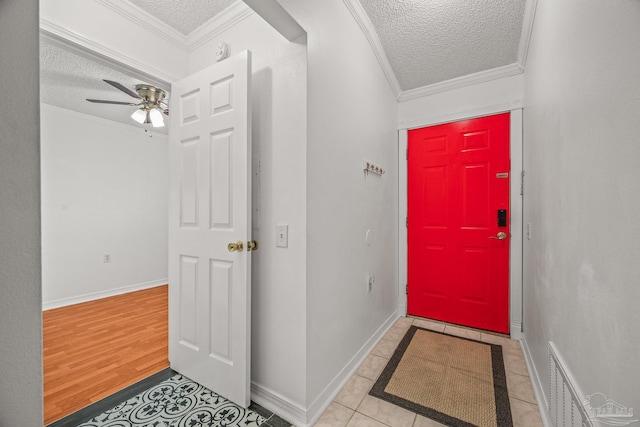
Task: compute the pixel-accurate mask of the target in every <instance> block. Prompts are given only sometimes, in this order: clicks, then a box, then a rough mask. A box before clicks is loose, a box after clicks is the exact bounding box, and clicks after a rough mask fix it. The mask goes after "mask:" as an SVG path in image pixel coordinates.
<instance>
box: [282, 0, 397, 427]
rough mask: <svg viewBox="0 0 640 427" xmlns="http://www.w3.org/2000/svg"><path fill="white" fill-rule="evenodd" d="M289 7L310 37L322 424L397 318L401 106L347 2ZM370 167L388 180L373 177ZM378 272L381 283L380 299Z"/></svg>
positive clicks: (316, 402)
mask: <svg viewBox="0 0 640 427" xmlns="http://www.w3.org/2000/svg"><path fill="white" fill-rule="evenodd" d="M280 3H281V4H282V5H283V6H284V7H285V8H286V9H287V10H288V11H289V13H291V14H292V16H293V17H294V18H296V19H297V20H298V22H299V23H300V24H301V25H302V27H303V28H305V30H307V33H308V133H307V135H308V146H307V296H306V310H307V387H306V389H307V393H306V394H307V396H306V405H307V408H308V417H309V419H310V420H312V419H313V418H314V417H315V416H317V415H319V414H318V411H319V410H320V409H322V405H324V404H325V402H326V399H327V398H328V397H331V395H332V393H334V392H337V391H338V390H337V387H339V386H340V385H341V384H340V382H341V381H342V380H343V379H344V378H345V376H346V375H348V374H349V373H350V370H351V369H353V368H355V364H356V363H357V362H359V360H360V359H359V358H360V357H361V356H363V355H364V352H365V351H366V350H367V349H368V348H369V346H370V345H372V344H373V341H370V339H371V338H372V337H373V336H374V334H376V332H379V328H381V327H382V326H383V325H385V322H387V321H391V320H393V319H394V318H395V316H396V315H397V314H396V308H397V303H398V291H397V282H396V275H397V256H396V254H397V231H396V228H397V227H396V223H397V219H396V216H397V200H398V195H397V167H396V165H397V157H396V146H397V121H396V117H397V102H396V100H395V98H394V96H393V93H392V91H391V89H390V87H389V86H388V84H387V81H386V79H385V78H384V75H383V73H382V71H381V69H380V66H379V64H378V62H377V60H376V58H375V56H374V54H373V52H372V50H371V47H370V46H369V43H368V41H367V40H366V38H365V37H364V35H363V34H362V32H361V30H360V28H359V27H358V25H357V24H356V22H355V21H354V19H353V17H352V16H351V15H350V13H349V11H348V9H347V7H346V6H345V4H344V3H343V2H342V1H340V0H331V1H323V2H313V1H304V2H301V1H299V0H296V1H293V0H286V1H285V0H282V1H281V2H280ZM364 159H367V160H370V161H373V162H375V163H377V164H379V165H381V166H382V167H383V168H384V169H386V170H387V173H386V174H385V175H383V176H382V177H378V176H372V175H370V176H368V177H367V176H366V175H365V174H364V172H363V170H362V161H363V160H364ZM368 229H371V230H372V231H373V235H374V238H373V242H372V245H371V246H367V245H366V244H365V233H366V231H367V230H368ZM369 272H374V273H375V275H376V282H375V285H374V289H373V291H372V292H371V293H370V294H369V293H367V290H366V280H367V274H368V273H369ZM326 403H328V402H326Z"/></svg>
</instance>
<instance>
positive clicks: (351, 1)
mask: <svg viewBox="0 0 640 427" xmlns="http://www.w3.org/2000/svg"><path fill="white" fill-rule="evenodd" d="M343 1H344V4H345V5H346V6H347V9H349V12H350V13H351V16H353V19H355V21H356V22H357V23H358V26H359V27H360V29H361V30H362V33H363V34H364V36H365V37H366V39H367V40H368V41H369V44H370V45H371V49H372V50H373V54H374V55H375V56H376V59H377V60H378V63H379V64H380V68H381V69H382V72H383V73H384V76H385V78H386V79H387V83H389V86H390V87H391V91H392V92H393V95H394V96H395V97H396V98H398V97H399V96H401V94H402V89H401V88H400V83H398V79H397V78H396V74H395V73H394V72H393V68H391V64H390V63H389V59H388V58H387V54H386V53H385V51H384V49H383V48H382V43H381V42H380V38H379V37H378V33H377V32H376V30H375V28H374V27H373V24H372V23H371V20H370V19H369V16H368V15H367V12H365V10H364V9H363V8H362V5H361V4H360V1H359V0H343Z"/></svg>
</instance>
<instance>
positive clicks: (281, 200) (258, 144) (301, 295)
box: [189, 14, 307, 421]
mask: <svg viewBox="0 0 640 427" xmlns="http://www.w3.org/2000/svg"><path fill="white" fill-rule="evenodd" d="M219 41H225V42H227V43H228V44H229V46H230V49H231V54H232V55H233V54H234V53H238V52H241V51H243V50H245V49H249V50H251V52H252V63H253V82H252V84H253V90H252V97H253V106H252V107H253V116H252V127H253V135H252V137H253V141H252V143H253V157H254V159H256V160H259V163H260V164H259V171H257V170H254V180H253V208H254V218H253V222H254V229H253V239H254V240H257V241H258V242H259V245H260V247H259V250H258V251H257V252H254V253H253V255H252V313H251V314H252V322H251V327H252V334H251V339H252V341H251V346H252V355H251V356H252V366H251V368H252V372H251V381H252V383H253V391H254V396H253V398H254V399H258V401H259V403H266V404H268V403H267V402H264V401H260V400H259V399H260V398H259V396H261V395H264V393H265V392H266V393H270V394H271V396H270V397H273V396H280V398H281V400H282V401H283V402H282V403H284V404H285V406H286V405H291V406H292V408H293V410H294V411H298V412H299V411H304V404H305V401H304V396H305V384H306V382H305V376H306V375H305V367H306V361H305V351H306V348H305V341H306V329H305V324H306V315H305V298H306V289H305V281H306V276H305V272H306V232H305V230H306V199H307V195H306V152H307V145H306V120H307V119H306V118H307V112H306V73H307V70H306V66H307V63H306V44H305V41H304V40H298V41H296V42H294V43H291V42H289V41H287V40H286V39H285V38H284V37H282V36H281V35H280V34H279V33H277V32H276V31H275V30H274V29H273V28H271V27H270V26H269V25H268V24H267V23H266V22H264V20H263V19H262V18H260V17H259V16H258V15H255V14H252V15H251V16H249V17H248V18H246V19H244V20H242V21H241V22H240V23H238V24H237V25H235V26H233V27H232V28H230V29H229V30H227V31H225V32H223V33H221V34H219V35H218V36H216V37H215V38H214V39H213V40H211V41H210V42H209V43H207V44H205V45H203V46H202V47H200V48H198V49H197V50H195V51H194V52H192V54H191V56H190V67H189V68H190V71H191V72H195V71H197V70H200V69H202V68H203V67H206V66H208V65H211V64H213V63H215V59H214V52H215V47H216V44H217V43H218V42H219ZM255 163H256V162H254V168H255V167H256V166H257V164H255ZM256 172H259V175H258V176H256ZM276 224H288V225H289V247H288V248H276V243H275V234H276V233H275V231H276ZM256 392H257V393H258V397H256V396H255V393H256ZM273 409H277V408H273ZM292 421H293V420H292Z"/></svg>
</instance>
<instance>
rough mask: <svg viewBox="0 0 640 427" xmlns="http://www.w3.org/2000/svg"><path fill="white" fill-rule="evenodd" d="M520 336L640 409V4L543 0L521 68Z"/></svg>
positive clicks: (537, 355)
mask: <svg viewBox="0 0 640 427" xmlns="http://www.w3.org/2000/svg"><path fill="white" fill-rule="evenodd" d="M524 111H525V113H524V114H525V115H524V122H525V126H524V143H525V155H524V159H525V160H524V161H525V165H524V168H525V171H526V181H525V218H524V223H525V227H526V224H527V223H531V224H532V239H531V240H526V238H525V246H524V251H525V253H524V259H525V274H524V286H525V289H524V292H525V293H524V335H525V339H526V343H527V345H528V347H529V349H530V351H531V354H532V356H533V361H534V362H535V367H536V370H537V372H538V375H539V378H540V379H541V384H542V386H543V387H544V390H545V391H546V389H547V381H548V380H547V378H548V372H547V371H548V359H547V357H548V356H547V354H548V352H547V348H548V342H549V341H552V342H554V343H555V344H556V346H557V348H558V351H559V352H560V354H561V356H562V357H563V358H564V360H565V362H566V365H567V367H568V368H569V370H570V371H571V373H572V374H573V376H574V378H575V380H576V383H577V385H578V387H579V388H580V389H581V390H582V393H583V394H585V395H589V394H592V393H596V392H601V393H604V394H605V395H606V396H607V397H608V398H610V399H613V400H615V401H617V402H619V403H620V404H622V405H625V406H627V407H633V408H635V409H636V412H637V410H638V409H640V387H639V386H638V385H639V384H640V369H639V368H638V365H637V362H638V355H640V327H639V326H640V309H639V302H640V262H638V261H639V258H640V220H639V218H640V216H639V212H640V183H639V182H640V169H639V168H640V136H639V135H640V133H639V129H638V123H640V2H638V1H637V0H614V1H611V0H588V1H585V0H563V1H557V0H539V1H538V9H537V13H536V19H535V24H534V30H533V39H532V44H531V48H530V52H529V58H528V62H527V69H526V72H525V110H524Z"/></svg>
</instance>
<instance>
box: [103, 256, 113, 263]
mask: <svg viewBox="0 0 640 427" xmlns="http://www.w3.org/2000/svg"><path fill="white" fill-rule="evenodd" d="M102 261H103V262H104V263H105V264H106V263H108V262H111V254H104V257H103V258H102Z"/></svg>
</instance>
